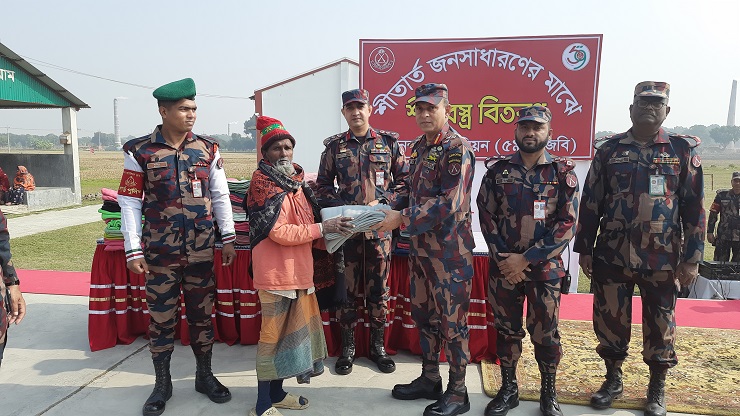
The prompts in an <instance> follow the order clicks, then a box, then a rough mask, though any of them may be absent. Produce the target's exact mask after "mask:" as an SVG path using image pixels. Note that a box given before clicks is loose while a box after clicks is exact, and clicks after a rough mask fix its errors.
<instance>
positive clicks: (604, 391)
mask: <svg viewBox="0 0 740 416" xmlns="http://www.w3.org/2000/svg"><path fill="white" fill-rule="evenodd" d="M604 362H605V364H606V380H605V381H604V383H602V384H601V388H600V389H599V390H597V391H596V393H594V394H593V395H592V396H591V407H593V408H594V409H600V410H602V409H608V408H610V407H612V402H613V401H614V399H618V398H619V397H620V396H621V395H622V391H623V390H624V385H623V384H622V362H621V361H615V360H604Z"/></svg>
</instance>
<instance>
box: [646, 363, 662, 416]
mask: <svg viewBox="0 0 740 416" xmlns="http://www.w3.org/2000/svg"><path fill="white" fill-rule="evenodd" d="M665 375H666V370H665V369H655V370H653V369H652V368H651V369H650V384H648V391H647V404H646V405H645V416H665V415H666V410H665Z"/></svg>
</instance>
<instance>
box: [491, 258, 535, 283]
mask: <svg viewBox="0 0 740 416" xmlns="http://www.w3.org/2000/svg"><path fill="white" fill-rule="evenodd" d="M498 255H499V256H500V257H503V258H502V259H500V260H499V261H498V269H499V270H501V273H503V274H504V276H506V280H508V281H509V282H510V283H514V282H512V280H516V279H517V275H520V274H521V275H522V276H524V274H523V273H522V272H524V271H525V270H526V271H529V270H530V269H529V262H528V261H527V259H526V258H525V257H524V255H523V254H519V253H498ZM522 280H524V279H521V280H518V281H517V282H521V281H522Z"/></svg>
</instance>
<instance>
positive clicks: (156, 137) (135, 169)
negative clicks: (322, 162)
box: [118, 78, 236, 416]
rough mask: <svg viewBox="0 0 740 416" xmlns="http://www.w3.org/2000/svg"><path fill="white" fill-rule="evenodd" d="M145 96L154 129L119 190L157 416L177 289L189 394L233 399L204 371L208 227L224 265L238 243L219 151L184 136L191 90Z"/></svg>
mask: <svg viewBox="0 0 740 416" xmlns="http://www.w3.org/2000/svg"><path fill="white" fill-rule="evenodd" d="M153 95H154V98H156V99H157V105H158V106H159V114H160V116H162V124H161V125H159V126H157V127H156V128H155V129H154V132H152V134H150V135H148V136H144V137H140V138H138V139H133V140H131V141H129V142H127V143H126V144H125V145H124V146H123V152H124V162H123V176H122V177H121V185H120V187H119V188H118V203H119V205H120V206H121V231H122V232H123V236H124V239H125V248H126V266H127V267H128V268H129V270H131V271H133V272H134V273H146V276H145V277H146V302H147V307H148V308H149V316H150V323H149V350H150V351H151V353H152V361H153V362H154V371H155V374H156V381H155V385H154V390H153V391H152V394H151V395H150V396H149V398H148V399H147V401H146V403H145V404H144V408H143V414H144V416H152V415H160V414H162V412H164V410H165V404H166V402H167V400H169V398H170V397H171V396H172V379H171V376H170V358H171V356H172V350H173V349H174V336H175V326H176V325H177V321H178V320H179V319H180V314H179V305H180V290H182V292H183V293H184V295H185V312H186V314H187V319H188V327H189V330H190V340H191V344H190V346H191V348H192V349H193V353H194V354H195V359H196V372H195V389H196V390H197V391H198V392H200V393H203V394H206V395H207V396H208V398H209V399H211V400H212V401H214V402H216V403H225V402H227V401H229V400H230V399H231V393H230V392H229V389H227V388H226V387H224V386H223V385H222V384H221V383H220V382H219V381H218V380H217V379H216V377H214V376H213V373H212V371H211V355H212V352H211V351H212V347H213V324H212V322H211V313H212V311H213V300H214V290H215V287H216V283H215V279H214V274H213V247H214V242H215V230H214V224H213V223H214V219H215V221H216V222H217V223H218V226H219V228H220V229H221V239H222V242H223V244H224V246H223V252H222V261H223V265H224V266H226V265H230V264H231V263H232V261H233V260H234V257H235V252H234V240H236V234H235V233H234V220H233V219H232V214H231V203H230V201H229V189H228V186H227V183H226V175H225V174H224V170H223V159H221V155H220V153H219V151H218V144H217V143H216V142H215V141H214V140H213V139H211V138H208V137H203V136H198V135H195V134H193V132H192V129H193V125H194V124H195V118H196V116H195V111H196V105H195V83H194V82H193V80H192V79H190V78H186V79H183V80H180V81H175V82H172V83H169V84H166V85H163V86H161V87H159V88H157V89H156V90H154V94H153ZM142 214H143V216H144V226H143V230H142V221H141V217H142ZM142 245H143V250H142Z"/></svg>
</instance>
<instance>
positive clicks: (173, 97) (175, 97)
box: [152, 78, 195, 101]
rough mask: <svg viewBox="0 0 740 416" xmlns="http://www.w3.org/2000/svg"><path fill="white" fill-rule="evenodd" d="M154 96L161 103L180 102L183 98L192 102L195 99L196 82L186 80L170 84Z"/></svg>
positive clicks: (155, 91) (158, 90) (157, 91)
mask: <svg viewBox="0 0 740 416" xmlns="http://www.w3.org/2000/svg"><path fill="white" fill-rule="evenodd" d="M152 95H153V96H154V98H156V99H157V100H160V101H180V100H182V99H183V98H187V99H189V100H192V99H194V98H195V81H193V79H192V78H185V79H181V80H179V81H174V82H170V83H169V84H164V85H162V86H161V87H159V88H157V89H156V90H154V92H153V93H152Z"/></svg>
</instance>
